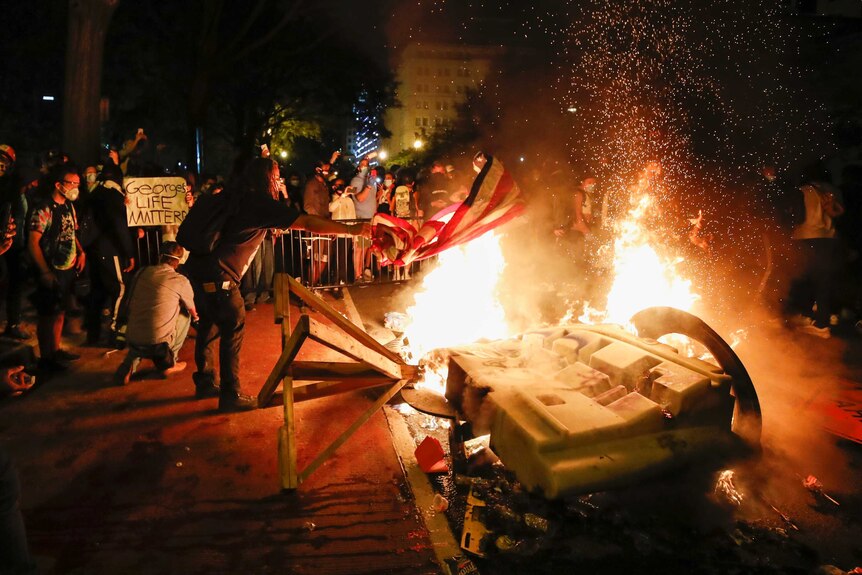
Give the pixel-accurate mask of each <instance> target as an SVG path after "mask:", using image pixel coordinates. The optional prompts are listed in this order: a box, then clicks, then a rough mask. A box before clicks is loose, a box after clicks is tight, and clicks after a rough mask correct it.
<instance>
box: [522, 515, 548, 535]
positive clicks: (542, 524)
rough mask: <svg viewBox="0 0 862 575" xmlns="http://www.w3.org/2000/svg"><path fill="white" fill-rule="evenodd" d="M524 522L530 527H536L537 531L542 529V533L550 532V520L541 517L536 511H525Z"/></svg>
mask: <svg viewBox="0 0 862 575" xmlns="http://www.w3.org/2000/svg"><path fill="white" fill-rule="evenodd" d="M524 523H526V524H527V527H529V528H530V529H535V530H536V531H541V532H542V533H547V532H548V520H547V519H545V518H544V517H539V516H538V515H536V514H535V513H525V514H524Z"/></svg>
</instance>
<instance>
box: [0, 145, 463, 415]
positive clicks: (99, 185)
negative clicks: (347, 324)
mask: <svg viewBox="0 0 862 575" xmlns="http://www.w3.org/2000/svg"><path fill="white" fill-rule="evenodd" d="M146 141H147V136H146V134H145V133H144V131H143V130H138V132H137V133H136V134H135V136H134V137H133V138H131V139H130V140H129V141H127V142H126V143H125V144H124V145H123V146H122V147H120V148H119V149H110V150H109V151H108V153H107V154H106V157H104V158H103V161H102V163H101V164H100V165H92V166H86V167H83V168H82V167H80V166H77V165H76V164H75V163H74V162H73V161H72V159H71V158H68V157H67V156H65V155H64V154H61V153H56V152H50V153H47V154H45V155H44V157H43V158H42V162H41V168H40V173H39V175H38V177H35V178H34V179H32V181H28V179H25V178H24V175H23V174H22V170H21V169H19V165H18V161H17V160H18V158H17V155H16V152H15V150H14V148H13V147H12V146H9V145H5V144H4V145H2V146H0V209H2V215H3V217H5V218H6V220H5V221H7V222H8V225H9V226H10V228H9V229H10V230H11V231H10V232H8V233H7V237H6V238H5V240H4V241H5V244H4V245H5V246H6V248H5V253H4V254H3V255H2V256H0V265H2V270H0V271H2V284H0V285H2V287H3V293H2V301H3V303H5V312H6V313H5V315H6V323H5V328H4V330H3V332H2V335H3V336H4V337H5V338H6V339H7V341H8V340H18V341H28V340H32V338H33V337H34V336H35V339H36V342H37V343H38V349H39V359H38V369H39V371H40V372H42V373H45V374H50V373H53V372H59V371H64V370H66V369H68V368H69V367H70V366H71V364H72V363H73V362H74V361H76V360H77V359H79V357H80V356H79V354H78V353H75V351H76V350H74V349H67V348H64V347H63V346H62V345H61V343H62V342H63V339H62V336H63V335H64V334H70V333H72V334H75V333H81V332H82V331H83V332H85V338H84V345H87V346H94V347H106V348H119V349H122V348H125V347H128V348H129V351H128V357H127V358H126V361H124V362H123V364H122V365H121V368H120V370H119V371H118V373H117V374H116V380H117V382H118V383H124V382H128V380H129V377H130V376H131V375H132V374H133V373H134V372H135V370H136V368H137V366H138V364H139V363H140V360H141V359H144V358H149V359H152V360H153V361H154V362H155V363H156V365H157V366H158V368H159V369H160V371H162V372H163V373H164V374H166V375H168V374H170V373H174V372H176V371H180V370H181V369H182V368H184V367H185V365H184V364H183V363H182V362H179V361H178V359H177V358H178V352H179V347H181V345H182V342H183V340H184V339H185V336H186V334H187V333H188V331H189V327H190V325H189V324H192V322H191V319H194V318H196V317H197V314H198V310H200V309H206V310H208V311H209V312H210V313H206V312H204V313H201V319H200V323H195V324H194V325H196V327H197V332H198V334H201V333H203V334H204V335H205V336H206V334H209V335H208V336H206V337H202V338H200V339H199V340H198V342H199V343H200V342H201V341H204V342H205V341H207V340H208V339H207V338H209V339H210V340H215V339H216V337H217V334H219V333H225V332H228V331H229V330H230V329H231V328H230V326H229V325H228V324H231V323H233V324H235V323H236V315H237V314H238V313H239V312H238V310H236V309H235V308H236V305H234V304H235V302H233V301H232V300H231V301H230V302H229V303H230V308H231V309H232V310H233V312H232V313H233V314H234V317H233V318H231V319H230V320H228V319H225V318H218V319H217V318H216V316H217V315H218V314H220V313H222V311H223V309H224V307H225V306H224V305H223V303H224V302H222V303H219V304H218V305H217V304H216V302H214V301H209V300H211V299H212V297H211V296H212V293H213V292H211V291H207V290H206V289H203V288H201V286H200V285H195V282H194V276H193V273H194V271H195V270H197V271H198V273H199V275H201V274H203V272H204V271H208V272H209V273H210V275H213V274H212V273H211V272H212V271H213V269H214V267H219V268H220V269H221V271H222V272H224V271H225V270H229V272H228V273H227V277H221V276H219V277H218V278H216V277H208V278H204V279H206V280H208V281H201V282H200V283H202V284H207V285H209V284H213V285H217V286H221V285H226V286H231V291H232V290H233V284H236V291H237V293H238V294H239V298H240V299H239V307H241V308H242V311H243V312H248V311H252V310H254V306H255V304H256V303H262V302H264V301H266V300H268V299H269V298H270V297H271V293H272V292H271V290H272V282H273V275H274V272H275V271H287V272H288V273H290V274H291V275H292V276H294V277H300V276H302V277H303V278H306V281H307V282H308V283H310V284H312V285H319V284H321V283H322V282H329V283H330V284H338V283H341V284H351V283H355V282H367V281H370V280H371V279H372V278H373V277H374V275H375V274H377V273H379V269H376V266H375V264H374V259H373V257H372V254H371V251H370V247H371V240H370V237H369V236H370V234H369V233H368V232H367V230H366V231H363V232H362V233H356V231H357V230H360V229H364V228H361V227H357V226H361V225H363V224H367V222H369V221H370V219H371V218H372V217H373V216H374V215H375V214H377V213H385V214H392V215H395V216H398V217H401V218H405V219H408V220H412V221H413V222H414V223H415V224H416V225H417V226H418V225H419V224H421V222H422V221H423V220H424V219H427V218H429V217H431V216H432V215H433V214H434V213H436V212H437V211H439V210H440V209H442V208H443V207H445V206H447V205H450V204H452V203H454V202H457V201H460V200H462V199H463V198H464V197H466V195H467V190H468V186H469V183H470V182H469V181H463V180H461V179H460V178H457V177H456V173H455V169H454V168H453V167H452V166H451V165H449V166H444V165H443V164H442V163H440V162H435V163H434V164H433V165H431V166H430V168H429V169H428V170H421V171H416V170H412V169H403V168H399V167H398V166H391V167H390V168H388V169H387V168H386V167H384V166H382V165H380V164H379V163H376V161H375V158H374V157H365V158H360V159H359V161H358V165H357V166H356V168H355V172H354V173H353V174H352V175H351V176H350V177H344V176H343V175H342V176H339V174H338V172H337V171H336V169H334V166H336V165H338V166H339V167H341V168H342V170H343V171H344V167H346V166H349V164H347V163H346V162H344V161H343V160H342V161H339V156H340V154H339V153H338V152H336V153H333V154H332V156H331V157H330V158H328V159H326V160H323V161H320V162H318V163H317V164H316V165H315V166H314V169H313V170H312V171H311V173H310V174H308V176H303V175H302V174H300V173H299V172H296V171H291V172H290V173H289V174H288V175H287V177H286V178H283V177H281V175H280V167H279V166H278V164H277V163H276V162H275V161H273V160H272V159H270V158H269V156H268V154H267V153H266V152H265V151H264V153H263V154H261V156H262V157H261V158H258V159H257V160H253V161H247V162H244V165H242V166H239V167H235V168H234V169H233V172H232V173H231V175H229V176H228V177H227V178H222V177H221V176H210V175H206V174H204V175H200V176H198V175H197V174H193V173H188V174H185V175H184V176H183V177H184V178H185V180H186V194H185V198H184V199H185V202H186V204H187V205H188V206H189V208H190V209H194V206H195V204H196V203H197V202H198V201H199V200H200V199H201V198H202V197H215V196H217V195H219V194H225V195H231V196H239V195H242V194H243V193H250V194H251V195H252V196H256V195H262V196H265V197H266V198H267V200H268V201H269V200H271V202H273V203H272V205H266V206H263V207H260V206H258V207H259V208H260V209H259V210H258V211H257V212H256V213H255V214H254V215H253V216H249V221H245V223H244V224H243V225H246V226H252V227H253V226H256V225H258V224H260V230H261V231H260V234H258V231H257V228H255V231H254V233H253V234H252V235H253V236H254V237H255V242H254V245H253V246H252V247H253V249H250V248H243V249H242V250H240V251H239V252H237V253H231V254H223V255H224V257H225V258H227V259H228V260H231V263H230V264H226V263H225V262H224V261H222V262H220V264H219V266H213V265H212V262H210V268H211V269H209V270H202V269H201V264H200V258H198V257H196V254H194V253H191V254H189V253H188V251H187V250H184V249H182V247H181V246H179V245H178V244H177V243H176V242H175V241H174V240H176V239H177V232H178V226H161V227H158V228H152V227H151V228H139V227H130V226H129V225H128V224H127V216H126V212H127V204H128V202H129V200H128V198H127V195H126V191H125V189H124V185H123V182H124V178H126V177H129V176H138V177H146V176H153V177H156V176H164V175H165V171H164V170H163V169H161V168H158V167H157V166H154V165H150V164H146V163H144V162H142V161H140V159H139V155H138V154H137V151H138V150H139V148H140V147H141V146H142V145H143V144H145V143H146ZM260 162H264V164H260ZM252 166H256V169H257V173H254V174H253V173H249V172H248V170H251V169H252ZM270 169H272V170H274V171H275V175H273V174H272V173H271V172H269V170H270ZM348 169H349V168H348ZM264 172H267V173H266V174H264ZM265 183H266V185H267V186H270V187H269V188H268V187H266V186H265V185H264V184H265ZM252 205H255V204H254V203H253V202H252V203H247V204H246V203H244V204H243V207H244V208H245V207H247V206H252ZM276 216H279V217H276ZM237 221H244V220H242V219H239V220H237V219H235V218H232V219H231V221H230V223H229V226H230V225H233V223H234V222H237ZM297 222H299V223H297ZM309 222H312V223H311V224H309ZM264 224H268V225H264ZM290 228H293V229H300V230H306V232H305V233H304V235H303V236H302V238H301V239H300V236H299V234H288V233H286V232H287V230H289V229H290ZM249 230H251V227H249V229H248V230H246V231H245V232H244V233H245V234H246V235H248V234H250V233H251V232H250V231H249ZM319 230H323V232H320V231H319ZM348 230H353V232H354V233H348ZM258 235H260V238H257V236H258ZM153 237H154V238H156V241H155V242H153V241H152V238H153ZM243 238H245V236H243ZM257 239H259V240H260V241H257ZM237 241H239V240H237ZM243 241H245V239H243ZM300 242H302V244H300ZM153 244H155V247H153ZM221 244H222V245H224V244H225V241H224V240H223V241H222V242H221ZM303 244H304V245H303ZM237 258H239V259H237ZM233 260H235V261H233ZM246 260H247V261H246ZM209 280H214V281H209ZM215 280H217V281H215ZM186 284H188V285H186ZM166 286H170V287H169V288H168V287H166ZM192 286H195V289H194V293H192V291H191V290H192ZM157 287H158V288H159V289H158V290H157V289H156V288H157ZM217 291H219V290H217ZM28 301H29V302H30V303H31V305H32V308H33V309H34V310H35V312H36V316H37V319H36V321H35V333H34V330H33V326H32V325H28V322H25V321H23V319H22V305H23V304H25V303H27V302H28ZM142 302H144V303H142ZM141 306H144V307H141ZM141 309H150V310H153V309H155V310H157V311H158V313H150V314H148V315H147V314H144V315H146V317H145V318H143V319H142V313H141V311H140V310H141ZM67 319H70V321H67ZM187 320H188V321H187ZM144 324H147V326H148V327H143V326H144ZM239 337H240V341H239V342H236V341H235V342H234V344H233V347H234V348H235V349H234V353H232V355H231V358H227V356H225V357H224V358H223V359H226V360H227V361H223V362H222V365H223V366H225V367H229V368H230V366H231V364H232V363H233V364H234V365H233V367H232V368H230V369H229V370H228V372H225V373H223V374H222V376H223V377H221V378H219V377H215V376H214V375H213V374H212V348H211V346H210V347H207V346H201V347H199V349H198V350H197V352H196V361H197V363H198V368H199V369H198V373H197V374H196V376H195V382H196V384H198V390H197V395H198V396H201V397H204V396H207V395H208V394H212V393H213V391H212V390H213V389H215V387H214V383H215V382H217V381H218V380H219V379H221V380H222V383H224V382H225V381H227V382H228V385H227V386H226V387H224V388H223V389H230V388H231V387H232V386H233V388H235V389H234V391H235V392H236V393H235V394H234V395H236V396H239V391H238V385H234V384H233V383H232V382H234V381H235V380H236V379H237V374H236V365H235V364H236V357H237V355H238V353H236V352H237V350H238V348H239V346H240V345H241V335H240V336H239ZM229 339H230V338H222V341H223V342H224V341H226V340H229ZM227 347H230V346H224V345H223V348H225V349H226V348H227ZM222 353H224V349H223V350H222ZM234 399H235V398H234Z"/></svg>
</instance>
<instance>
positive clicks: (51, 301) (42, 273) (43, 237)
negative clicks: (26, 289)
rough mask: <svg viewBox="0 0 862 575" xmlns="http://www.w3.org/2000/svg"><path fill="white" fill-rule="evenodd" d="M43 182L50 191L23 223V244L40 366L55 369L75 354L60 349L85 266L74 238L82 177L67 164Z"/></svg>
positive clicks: (62, 367) (77, 241)
mask: <svg viewBox="0 0 862 575" xmlns="http://www.w3.org/2000/svg"><path fill="white" fill-rule="evenodd" d="M48 182H50V183H51V184H52V188H51V195H50V197H48V198H44V199H43V200H42V201H41V202H39V203H38V204H36V205H35V206H34V207H33V210H32V211H31V214H30V218H29V221H28V223H27V230H28V236H27V247H28V249H29V251H30V256H31V258H32V260H33V269H34V271H35V273H36V275H37V283H36V292H35V296H34V303H35V304H36V312H37V314H38V318H39V319H38V323H37V326H36V337H37V339H38V341H39V353H40V355H41V358H40V359H39V367H40V369H41V370H43V371H47V372H50V371H59V370H64V369H67V368H68V367H69V364H68V362H70V361H74V360H76V359H78V358H79V357H80V356H78V355H76V354H73V353H69V352H67V351H65V350H63V349H60V335H61V334H62V333H63V323H64V320H65V308H64V303H65V302H66V301H67V300H68V295H69V293H70V290H71V287H72V283H73V282H74V280H75V277H76V274H80V273H81V272H82V271H83V270H84V265H85V264H86V255H85V254H84V249H83V247H82V246H81V242H80V241H79V240H78V237H77V233H76V232H77V228H78V225H77V217H76V214H75V208H74V207H73V206H72V202H73V201H75V199H77V197H78V187H79V186H80V185H81V178H80V176H79V175H78V171H77V169H75V168H74V167H73V166H72V165H70V164H62V165H60V166H57V167H56V168H55V169H54V170H53V172H52V173H51V176H50V178H49V179H48Z"/></svg>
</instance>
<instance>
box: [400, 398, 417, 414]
mask: <svg viewBox="0 0 862 575" xmlns="http://www.w3.org/2000/svg"><path fill="white" fill-rule="evenodd" d="M395 411H397V412H398V413H400V414H401V415H413V414H414V413H418V412H417V411H416V410H415V409H413V407H412V406H411V405H410V404H409V403H407V402H406V401H405V402H404V403H399V404H398V405H396V406H395Z"/></svg>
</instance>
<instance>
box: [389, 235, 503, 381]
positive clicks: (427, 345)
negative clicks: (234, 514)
mask: <svg viewBox="0 0 862 575" xmlns="http://www.w3.org/2000/svg"><path fill="white" fill-rule="evenodd" d="M504 266H505V261H504V260H503V252H502V250H501V249H500V241H499V238H498V237H497V236H496V235H495V234H494V233H493V232H489V233H487V234H485V235H483V236H482V237H480V238H478V239H476V240H473V241H471V242H469V243H467V244H465V245H462V246H460V247H457V248H453V249H450V250H446V251H445V252H443V253H441V254H440V256H439V260H438V265H437V267H435V268H434V269H433V270H431V271H430V272H429V273H428V275H426V276H425V280H424V282H423V284H422V287H421V288H420V291H418V292H417V293H416V295H415V299H416V303H415V304H414V305H413V306H412V307H410V308H408V309H407V316H408V317H409V318H410V323H409V325H408V326H407V327H406V328H405V331H404V333H405V340H406V342H407V344H408V345H409V349H410V353H411V354H412V355H413V357H414V358H422V357H424V356H425V355H426V354H427V353H428V352H430V351H432V350H434V349H439V348H445V347H453V346H457V345H464V344H468V343H473V342H475V341H477V340H479V339H482V338H490V339H502V338H506V337H509V336H510V335H511V333H510V331H509V328H508V326H507V325H506V318H505V314H504V312H503V307H502V305H500V302H499V299H498V298H497V283H498V282H499V280H500V274H501V273H502V271H503V267H504ZM438 371H439V370H438ZM429 372H430V370H426V378H425V379H426V381H425V384H426V385H429V386H434V387H438V388H439V389H441V390H442V388H443V387H444V384H445V381H446V379H445V378H446V374H445V372H444V373H437V375H436V377H434V378H431V377H429ZM432 379H434V380H436V381H432Z"/></svg>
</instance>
